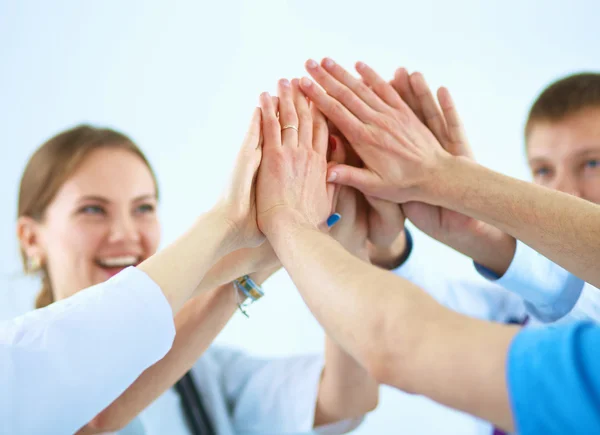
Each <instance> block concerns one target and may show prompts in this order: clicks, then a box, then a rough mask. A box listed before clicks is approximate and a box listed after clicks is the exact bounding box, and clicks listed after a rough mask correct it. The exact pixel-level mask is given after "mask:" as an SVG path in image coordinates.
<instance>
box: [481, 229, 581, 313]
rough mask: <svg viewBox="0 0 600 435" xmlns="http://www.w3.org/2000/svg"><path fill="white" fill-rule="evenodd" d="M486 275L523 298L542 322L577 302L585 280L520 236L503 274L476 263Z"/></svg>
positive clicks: (483, 274)
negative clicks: (523, 240) (530, 245)
mask: <svg viewBox="0 0 600 435" xmlns="http://www.w3.org/2000/svg"><path fill="white" fill-rule="evenodd" d="M474 266H475V269H476V270H477V272H479V274H480V275H482V276H483V277H484V278H486V279H488V280H490V281H494V282H496V283H497V284H499V285H501V286H502V287H504V288H505V289H507V290H508V291H510V292H513V293H515V294H517V295H519V296H521V297H522V298H523V299H525V305H526V307H527V310H528V311H529V312H530V313H531V314H532V315H533V316H534V317H536V318H537V319H538V320H540V321H542V322H554V321H556V320H558V319H560V318H562V317H564V316H565V315H566V314H568V313H569V312H570V311H571V310H572V308H573V307H574V306H575V304H576V303H577V300H578V299H579V296H580V294H581V290H582V289H583V285H584V284H585V282H584V281H583V280H581V279H579V278H577V277H576V276H574V275H573V274H571V273H569V272H567V271H566V270H565V269H563V268H562V267H560V266H559V265H557V264H555V263H553V262H552V261H550V260H549V259H547V258H546V257H544V256H543V255H542V254H540V253H538V252H537V251H535V250H533V249H531V248H530V247H529V246H527V245H526V244H525V243H522V242H520V241H518V240H517V246H516V250H515V256H514V258H513V260H512V262H511V263H510V266H509V268H508V270H507V271H506V273H505V274H504V275H502V276H499V275H498V274H496V273H494V272H493V271H491V270H489V269H487V268H485V267H484V266H482V265H480V264H477V263H474Z"/></svg>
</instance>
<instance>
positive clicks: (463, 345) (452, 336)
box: [399, 308, 519, 431]
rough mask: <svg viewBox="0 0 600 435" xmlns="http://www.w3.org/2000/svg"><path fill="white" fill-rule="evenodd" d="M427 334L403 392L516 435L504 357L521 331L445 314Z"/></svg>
mask: <svg viewBox="0 0 600 435" xmlns="http://www.w3.org/2000/svg"><path fill="white" fill-rule="evenodd" d="M422 326H424V325H423V324H422V325H421V326H419V324H418V323H417V324H415V325H414V326H413V327H415V328H418V327H422ZM427 328H428V333H427V335H426V336H424V338H423V340H422V342H421V344H420V345H419V346H418V352H415V353H414V356H415V358H414V359H413V361H412V362H411V364H408V365H407V366H406V371H407V372H406V373H405V374H404V375H405V380H404V381H405V384H404V385H405V389H406V390H407V391H410V392H412V393H415V394H420V395H424V396H426V397H429V398H430V399H432V400H434V401H436V402H439V403H441V404H444V405H447V406H449V407H451V408H455V409H458V410H461V411H464V412H467V413H469V414H472V415H475V416H477V417H479V418H482V419H484V420H486V421H490V422H492V423H494V425H496V426H498V427H500V428H502V429H504V430H507V431H512V430H513V429H514V423H513V420H512V412H511V409H510V404H509V399H508V391H507V382H506V356H507V354H508V349H509V346H510V343H511V341H512V339H513V337H514V336H515V334H516V333H517V332H518V330H519V328H518V327H516V326H508V325H502V324H498V323H492V322H486V321H482V320H478V319H474V318H470V317H467V316H463V315H461V314H458V313H456V312H453V311H451V310H448V309H446V308H442V309H440V310H439V313H438V315H437V318H436V320H435V322H430V323H429V325H428V326H427ZM399 339H400V338H399Z"/></svg>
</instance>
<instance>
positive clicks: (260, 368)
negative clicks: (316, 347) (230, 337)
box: [118, 346, 362, 435]
mask: <svg viewBox="0 0 600 435" xmlns="http://www.w3.org/2000/svg"><path fill="white" fill-rule="evenodd" d="M323 364H324V361H323V357H322V356H318V355H307V356H296V357H286V358H277V359H265V358H255V357H252V356H250V355H248V354H246V353H244V352H242V351H238V350H234V349H228V348H224V347H218V346H212V347H210V348H209V349H208V350H207V351H206V353H205V354H204V355H203V356H202V357H201V358H200V359H199V360H198V362H197V363H196V364H195V365H194V367H193V369H192V373H193V376H194V379H195V381H196V386H197V389H198V390H199V394H200V396H201V400H202V403H203V404H204V406H205V409H206V411H207V413H208V416H209V418H210V419H211V422H212V425H213V428H214V429H215V432H216V434H217V435H234V434H235V435H245V434H261V435H267V434H273V435H275V434H320V435H338V434H343V433H346V432H349V431H351V430H353V429H355V428H356V427H358V425H359V424H360V423H361V421H362V418H361V419H356V420H346V421H342V422H338V423H334V424H331V425H327V426H323V427H320V428H318V429H316V430H314V431H313V429H312V427H313V424H314V415H315V408H316V403H317V393H318V386H319V381H320V378H321V372H322V369H323ZM190 433H191V432H190V431H189V430H188V428H187V426H186V422H185V418H184V414H183V410H182V407H181V401H180V398H179V395H178V394H177V393H176V392H175V390H174V389H173V388H171V389H170V390H168V391H166V392H165V393H164V394H162V395H161V396H160V397H159V398H158V399H157V400H156V401H155V402H154V403H152V404H151V405H150V406H149V407H147V408H146V409H145V410H144V411H142V412H141V413H140V414H139V415H138V417H136V418H135V419H134V420H133V421H132V422H131V423H130V424H129V425H128V426H126V427H125V428H124V429H123V430H121V431H119V432H118V434H119V435H159V434H169V435H188V434H190Z"/></svg>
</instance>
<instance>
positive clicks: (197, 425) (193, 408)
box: [175, 371, 215, 435]
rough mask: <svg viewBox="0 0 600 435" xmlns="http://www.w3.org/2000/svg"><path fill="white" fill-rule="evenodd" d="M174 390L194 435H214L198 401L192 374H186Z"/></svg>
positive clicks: (198, 394) (198, 397)
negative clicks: (179, 398) (177, 394)
mask: <svg viewBox="0 0 600 435" xmlns="http://www.w3.org/2000/svg"><path fill="white" fill-rule="evenodd" d="M175 390H177V393H179V397H181V406H182V407H183V412H184V414H185V419H186V421H187V423H188V426H189V428H190V429H191V431H192V432H193V434H194V435H215V431H214V430H213V427H212V424H211V423H210V419H209V418H208V414H207V413H206V410H205V409H204V406H203V405H202V400H200V393H199V392H198V389H197V388H196V383H195V382H194V378H193V377H192V372H191V371H189V372H187V373H186V374H185V375H184V376H183V377H182V378H181V379H180V380H179V381H178V382H177V383H176V384H175Z"/></svg>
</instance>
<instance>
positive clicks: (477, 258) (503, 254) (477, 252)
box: [438, 221, 517, 276]
mask: <svg viewBox="0 0 600 435" xmlns="http://www.w3.org/2000/svg"><path fill="white" fill-rule="evenodd" d="M470 230H471V231H470V232H469V234H468V235H464V234H453V233H450V234H448V235H447V236H446V237H443V238H439V239H438V240H439V241H440V242H442V243H444V244H445V245H447V246H449V247H451V248H452V249H454V250H455V251H458V252H460V253H461V254H463V255H466V256H467V257H470V258H471V259H472V260H473V261H474V262H475V263H477V264H480V265H482V266H484V267H486V268H488V269H490V270H492V271H493V272H494V273H496V274H497V275H498V276H502V275H504V274H505V273H506V271H507V270H508V268H509V267H510V264H511V262H512V260H513V258H514V255H515V249H516V245H517V242H516V240H515V238H514V237H513V236H511V235H510V234H507V233H505V232H503V231H501V230H499V229H498V228H496V227H494V226H492V225H490V224H487V223H485V222H481V221H474V223H473V228H471V229H470Z"/></svg>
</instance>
